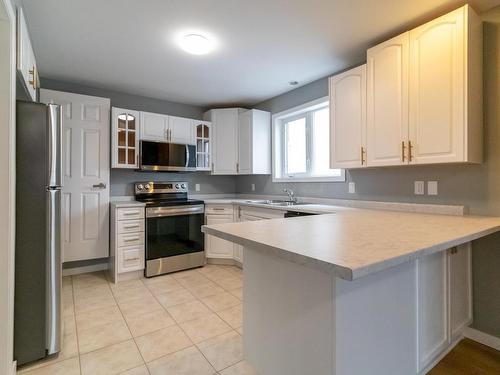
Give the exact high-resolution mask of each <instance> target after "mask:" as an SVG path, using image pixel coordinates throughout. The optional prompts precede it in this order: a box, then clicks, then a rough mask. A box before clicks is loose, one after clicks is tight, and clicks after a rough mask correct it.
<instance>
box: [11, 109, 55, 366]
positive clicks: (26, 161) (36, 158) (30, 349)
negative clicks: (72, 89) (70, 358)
mask: <svg viewBox="0 0 500 375" xmlns="http://www.w3.org/2000/svg"><path fill="white" fill-rule="evenodd" d="M16 113H17V121H16V128H17V129H16V254H15V258H16V262H15V300H14V357H15V359H16V360H17V363H18V365H22V364H24V363H28V362H32V361H35V360H37V359H41V358H44V357H46V356H49V355H52V354H55V353H57V352H59V350H60V346H61V284H62V265H61V187H62V186H61V185H62V181H61V178H62V177H61V173H62V145H61V139H62V116H61V108H60V106H58V105H55V104H48V105H45V104H41V103H33V102H23V101H18V102H17V111H16Z"/></svg>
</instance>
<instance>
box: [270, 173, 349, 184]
mask: <svg viewBox="0 0 500 375" xmlns="http://www.w3.org/2000/svg"><path fill="white" fill-rule="evenodd" d="M345 181H346V179H345V174H344V173H342V176H334V177H279V178H277V177H274V176H273V182H288V183H293V182H345Z"/></svg>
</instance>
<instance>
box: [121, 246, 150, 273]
mask: <svg viewBox="0 0 500 375" xmlns="http://www.w3.org/2000/svg"><path fill="white" fill-rule="evenodd" d="M142 269H144V246H127V247H122V248H119V249H118V273H123V272H130V271H137V270H142Z"/></svg>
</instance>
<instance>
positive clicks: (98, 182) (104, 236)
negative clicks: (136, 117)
mask: <svg viewBox="0 0 500 375" xmlns="http://www.w3.org/2000/svg"><path fill="white" fill-rule="evenodd" d="M40 97H41V101H42V102H44V103H56V104H60V105H61V106H62V116H63V137H62V143H63V189H62V192H63V199H62V211H63V214H62V218H63V219H62V238H63V262H70V261H76V260H85V259H94V258H105V257H107V256H108V255H109V218H108V217H109V216H108V215H109V169H110V167H109V128H110V123H109V121H110V101H109V99H105V98H97V97H93V96H87V95H78V94H70V93H66V92H59V91H52V90H43V89H42V90H41V91H40Z"/></svg>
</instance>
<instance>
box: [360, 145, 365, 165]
mask: <svg viewBox="0 0 500 375" xmlns="http://www.w3.org/2000/svg"><path fill="white" fill-rule="evenodd" d="M365 156H366V151H365V148H364V147H363V146H361V165H364V164H366V158H365Z"/></svg>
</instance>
